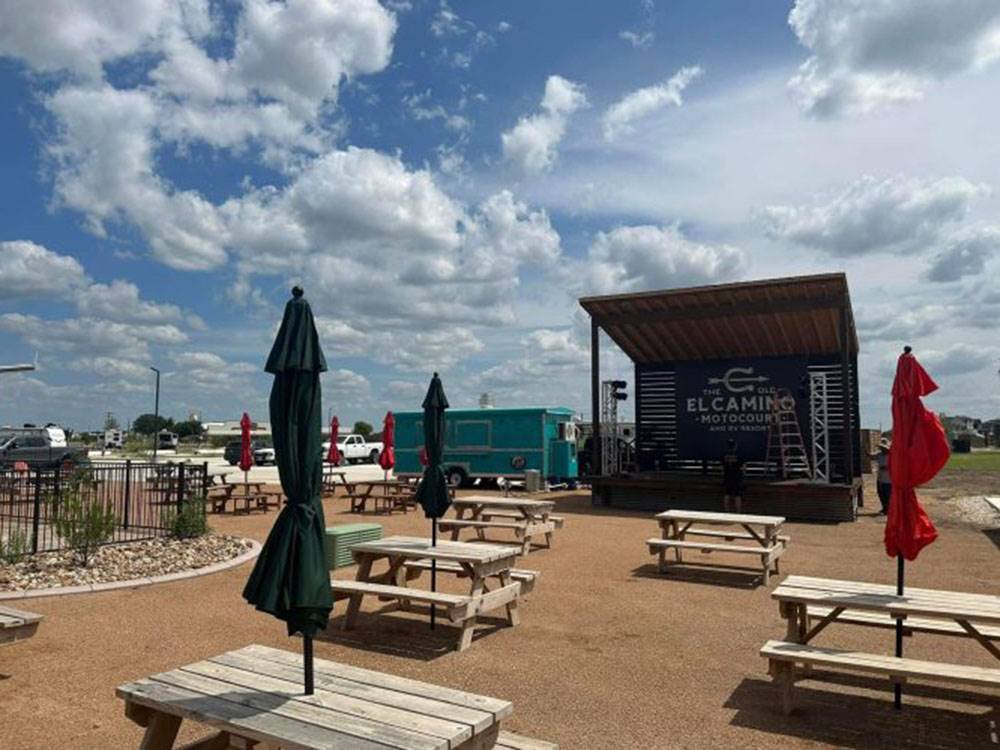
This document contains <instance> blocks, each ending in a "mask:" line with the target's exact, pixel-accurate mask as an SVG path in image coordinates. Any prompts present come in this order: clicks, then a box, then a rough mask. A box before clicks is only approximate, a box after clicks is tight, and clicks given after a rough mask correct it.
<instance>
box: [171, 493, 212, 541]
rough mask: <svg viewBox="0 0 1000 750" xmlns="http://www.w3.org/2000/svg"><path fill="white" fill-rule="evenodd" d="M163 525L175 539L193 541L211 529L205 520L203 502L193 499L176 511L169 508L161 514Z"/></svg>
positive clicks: (186, 501) (196, 498)
mask: <svg viewBox="0 0 1000 750" xmlns="http://www.w3.org/2000/svg"><path fill="white" fill-rule="evenodd" d="M163 525H164V526H166V527H167V528H168V529H170V536H172V537H174V538H175V539H193V538H195V537H199V536H205V534H207V533H208V532H209V531H211V529H210V528H209V527H208V520H207V519H206V518H205V500H204V499H203V498H200V497H193V498H191V499H190V500H185V501H184V502H183V503H182V504H181V509H180V510H179V511H178V510H176V509H175V508H170V509H169V510H165V511H164V512H163Z"/></svg>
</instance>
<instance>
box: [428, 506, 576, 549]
mask: <svg viewBox="0 0 1000 750" xmlns="http://www.w3.org/2000/svg"><path fill="white" fill-rule="evenodd" d="M452 507H454V508H455V518H440V519H438V522H437V524H438V530H440V531H444V532H448V531H450V532H451V538H452V540H453V541H458V537H459V533H460V532H461V531H462V529H474V530H475V532H476V536H477V538H478V539H480V540H485V538H486V536H485V532H486V530H487V529H497V530H506V531H513V532H514V535H515V537H516V538H517V541H518V543H519V544H520V545H521V550H522V552H523V553H524V554H528V552H530V551H531V544H532V539H534V538H535V537H539V536H544V537H545V547H546V548H549V547H551V546H552V532H553V531H555V530H556V529H557V528H562V525H563V519H562V518H560V517H558V516H553V515H552V510H553V509H554V508H555V507H556V504H555V503H554V502H553V501H552V500H530V499H528V498H513V497H495V496H490V495H470V496H466V497H459V498H455V499H454V500H452ZM466 515H468V517H466Z"/></svg>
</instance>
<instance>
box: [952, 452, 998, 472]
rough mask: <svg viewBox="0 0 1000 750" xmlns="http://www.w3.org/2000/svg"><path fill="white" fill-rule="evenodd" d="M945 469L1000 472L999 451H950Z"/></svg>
mask: <svg viewBox="0 0 1000 750" xmlns="http://www.w3.org/2000/svg"><path fill="white" fill-rule="evenodd" d="M944 468H945V469H950V470H952V471H997V472H1000V451H973V452H972V453H952V454H951V458H950V459H949V460H948V463H947V464H945V467H944Z"/></svg>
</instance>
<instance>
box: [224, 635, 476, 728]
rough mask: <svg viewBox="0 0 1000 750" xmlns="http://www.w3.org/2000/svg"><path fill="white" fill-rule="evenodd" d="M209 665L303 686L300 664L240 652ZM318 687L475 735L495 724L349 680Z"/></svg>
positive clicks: (328, 678) (461, 709)
mask: <svg viewBox="0 0 1000 750" xmlns="http://www.w3.org/2000/svg"><path fill="white" fill-rule="evenodd" d="M209 661H211V662H214V663H217V664H226V665H229V666H235V667H239V668H241V669H249V670H252V671H254V672H256V673H258V674H262V675H268V676H270V677H275V678H278V679H281V680H288V681H291V682H293V683H295V684H296V685H297V686H301V682H302V664H301V662H299V663H296V664H295V665H292V664H285V663H282V662H278V661H271V660H270V659H264V658H261V657H259V656H252V655H250V654H246V653H240V652H238V651H230V652H229V653H228V654H220V655H219V656H215V657H212V658H211V659H210V660H209ZM315 683H316V689H317V690H321V691H326V692H329V693H337V694H341V695H348V696H351V697H354V698H361V699H364V700H365V701H368V702H369V703H372V704H382V705H388V706H394V707H395V708H399V709H403V710H406V711H412V712H414V713H417V714H423V715H425V716H434V717H437V718H442V719H448V720H450V721H453V722H457V723H459V724H463V725H466V726H469V727H472V730H473V731H474V732H482V731H485V730H486V729H488V728H489V727H490V726H492V725H493V723H494V717H493V714H492V713H490V712H488V711H484V710H482V709H475V708H467V707H465V706H460V705H457V704H455V703H451V702H447V701H441V700H435V699H433V698H425V697H422V696H419V695H411V694H409V693H402V692H400V691H398V690H390V689H387V688H383V687H378V686H375V685H368V684H365V683H363V682H358V681H356V680H351V679H347V678H346V677H338V676H334V675H330V674H317V675H315Z"/></svg>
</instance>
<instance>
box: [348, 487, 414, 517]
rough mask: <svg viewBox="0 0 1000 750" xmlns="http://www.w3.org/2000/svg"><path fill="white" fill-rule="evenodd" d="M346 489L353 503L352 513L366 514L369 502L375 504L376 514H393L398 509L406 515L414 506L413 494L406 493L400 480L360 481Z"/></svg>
mask: <svg viewBox="0 0 1000 750" xmlns="http://www.w3.org/2000/svg"><path fill="white" fill-rule="evenodd" d="M344 488H345V492H346V497H347V498H349V499H350V501H351V513H364V512H365V511H366V510H367V508H368V501H369V500H371V501H372V502H373V503H374V504H375V512H376V513H382V512H384V513H392V511H393V510H395V509H397V508H400V509H402V510H403V512H404V513H405V512H406V511H408V510H409V506H410V505H412V504H413V494H412V493H410V492H405V491H404V489H403V488H404V482H402V481H401V480H399V479H359V480H354V481H352V482H348V483H346V484H345V486H344ZM377 490H381V492H377Z"/></svg>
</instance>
